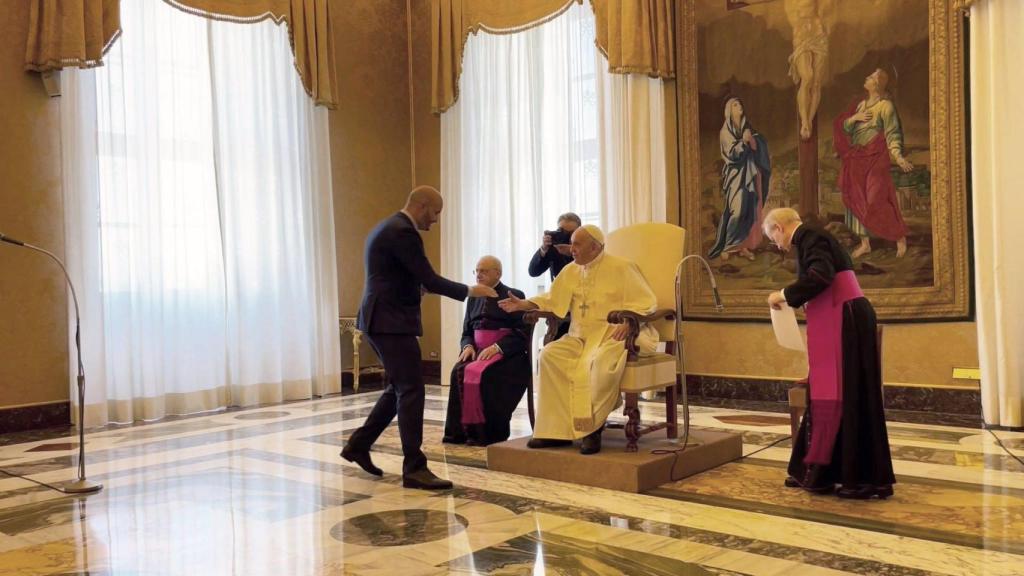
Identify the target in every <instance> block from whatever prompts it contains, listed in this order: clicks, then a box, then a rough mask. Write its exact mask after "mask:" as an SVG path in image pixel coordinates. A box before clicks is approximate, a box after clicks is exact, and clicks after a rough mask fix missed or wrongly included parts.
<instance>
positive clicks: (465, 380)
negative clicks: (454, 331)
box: [462, 328, 512, 424]
mask: <svg viewBox="0 0 1024 576" xmlns="http://www.w3.org/2000/svg"><path fill="white" fill-rule="evenodd" d="M511 333H512V331H511V330H509V329H508V328H502V329H500V330H475V331H474V332H473V343H474V344H475V345H476V349H477V350H478V351H479V350H483V349H484V348H487V347H488V346H490V345H491V344H494V343H495V342H497V341H498V340H501V339H502V338H504V337H505V336H506V335H507V334H511ZM477 353H478V354H479V352H477ZM502 358H503V356H502V355H501V354H495V355H494V356H491V357H490V358H488V359H487V360H474V361H473V362H470V363H469V364H466V365H465V367H463V372H462V423H463V424H483V423H484V402H483V398H482V397H481V396H480V379H481V378H482V377H483V374H484V370H486V369H487V367H488V366H490V365H491V364H494V363H495V362H497V361H498V360H501V359H502Z"/></svg>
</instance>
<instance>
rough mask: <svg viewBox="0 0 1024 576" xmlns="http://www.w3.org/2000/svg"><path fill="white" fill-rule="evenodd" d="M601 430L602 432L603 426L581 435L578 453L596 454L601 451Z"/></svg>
mask: <svg viewBox="0 0 1024 576" xmlns="http://www.w3.org/2000/svg"><path fill="white" fill-rule="evenodd" d="M601 432H604V426H601V427H600V428H598V429H597V430H594V431H593V432H591V433H590V434H587V435H586V436H584V437H583V442H581V443H580V454H584V455H589V454H597V453H598V452H600V451H601Z"/></svg>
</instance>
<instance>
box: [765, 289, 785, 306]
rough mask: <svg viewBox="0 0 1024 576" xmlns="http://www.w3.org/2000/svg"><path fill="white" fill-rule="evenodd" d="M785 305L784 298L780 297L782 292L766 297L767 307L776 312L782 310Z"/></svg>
mask: <svg viewBox="0 0 1024 576" xmlns="http://www.w3.org/2000/svg"><path fill="white" fill-rule="evenodd" d="M785 303H786V297H785V296H783V295H782V290H779V291H778V292H772V293H771V294H769V295H768V305H769V306H771V307H772V308H774V309H776V310H782V305H783V304H785Z"/></svg>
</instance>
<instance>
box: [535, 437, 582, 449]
mask: <svg viewBox="0 0 1024 576" xmlns="http://www.w3.org/2000/svg"><path fill="white" fill-rule="evenodd" d="M559 446H572V440H552V439H550V438H530V441H529V442H527V443H526V447H527V448H557V447H559Z"/></svg>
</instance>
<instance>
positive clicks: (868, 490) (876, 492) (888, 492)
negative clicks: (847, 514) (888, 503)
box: [836, 484, 892, 500]
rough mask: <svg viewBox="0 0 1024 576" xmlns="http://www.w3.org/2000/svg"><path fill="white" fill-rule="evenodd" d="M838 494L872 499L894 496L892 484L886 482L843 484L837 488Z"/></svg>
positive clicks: (859, 498)
mask: <svg viewBox="0 0 1024 576" xmlns="http://www.w3.org/2000/svg"><path fill="white" fill-rule="evenodd" d="M836 496H838V497H840V498H847V499H850V500H870V499H871V498H878V499H879V500H885V499H886V498H888V497H889V496H892V484H886V485H884V486H872V485H870V484H860V485H857V486H854V487H849V488H848V487H846V486H843V487H842V488H840V489H839V490H836Z"/></svg>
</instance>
